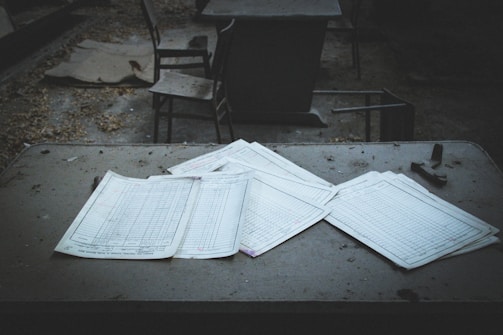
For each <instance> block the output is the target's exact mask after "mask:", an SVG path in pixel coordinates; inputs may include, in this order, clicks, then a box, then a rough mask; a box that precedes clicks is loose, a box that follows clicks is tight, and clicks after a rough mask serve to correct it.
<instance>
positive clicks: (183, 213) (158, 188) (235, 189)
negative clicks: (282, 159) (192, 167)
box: [55, 171, 252, 259]
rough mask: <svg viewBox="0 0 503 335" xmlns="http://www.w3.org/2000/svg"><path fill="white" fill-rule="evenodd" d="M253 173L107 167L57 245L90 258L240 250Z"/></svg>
mask: <svg viewBox="0 0 503 335" xmlns="http://www.w3.org/2000/svg"><path fill="white" fill-rule="evenodd" d="M251 177H252V173H249V172H248V173H241V174H234V175H232V174H228V173H213V174H211V175H210V176H205V175H199V176H161V177H159V178H155V177H153V178H149V179H137V178H127V177H124V176H120V175H118V174H116V173H114V172H112V171H108V172H107V174H106V175H105V176H104V178H103V180H102V181H101V182H100V184H99V185H98V187H97V188H96V190H95V191H94V192H93V193H92V195H91V196H90V198H89V199H88V201H87V202H86V204H85V205H84V207H83V208H82V209H81V211H80V212H79V214H78V215H77V217H76V218H75V220H74V221H73V223H72V224H71V225H70V227H69V229H68V230H67V232H66V233H65V235H64V236H63V238H62V239H61V240H60V242H59V243H58V245H57V246H56V248H55V250H56V251H58V252H62V253H66V254H70V255H74V256H80V257H87V258H117V259H159V258H166V257H172V256H174V255H175V253H178V257H184V258H213V257H223V256H229V255H231V254H234V253H236V252H238V250H239V244H240V238H241V231H242V229H243V228H242V224H243V220H244V213H245V211H246V206H247V203H248V194H249V186H250V183H251V180H252V179H251ZM210 199H211V201H210ZM216 204H218V205H216ZM203 217H204V220H203V219H202V218H203ZM203 221H204V226H202V223H203ZM191 225H193V227H192V228H191V229H190V233H187V232H188V231H189V230H188V227H189V226H191ZM182 242H183V249H182V250H180V251H178V250H179V246H180V245H181V244H182Z"/></svg>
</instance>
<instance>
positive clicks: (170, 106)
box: [166, 97, 173, 143]
mask: <svg viewBox="0 0 503 335" xmlns="http://www.w3.org/2000/svg"><path fill="white" fill-rule="evenodd" d="M168 99H169V101H168V138H167V139H166V142H167V143H171V131H172V128H173V98H172V97H169V98H168Z"/></svg>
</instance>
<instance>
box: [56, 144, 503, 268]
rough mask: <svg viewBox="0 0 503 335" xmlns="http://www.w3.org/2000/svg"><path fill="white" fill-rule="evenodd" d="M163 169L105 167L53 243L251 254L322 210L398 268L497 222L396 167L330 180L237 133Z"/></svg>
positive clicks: (130, 253)
mask: <svg viewBox="0 0 503 335" xmlns="http://www.w3.org/2000/svg"><path fill="white" fill-rule="evenodd" d="M168 171H169V172H170V173H171V175H162V176H152V177H150V178H148V179H136V178H126V177H123V176H119V175H117V174H115V173H113V172H111V171H109V172H108V173H107V174H106V176H105V178H104V179H103V181H102V182H101V183H100V184H99V186H98V187H97V189H96V190H95V191H94V192H93V194H92V195H91V197H90V199H89V200H88V201H87V202H86V204H85V205H84V207H83V208H82V210H81V211H80V213H79V214H78V216H77V217H76V218H75V220H74V222H73V223H72V225H71V226H70V228H69V229H68V231H67V232H66V234H65V235H64V236H63V238H62V239H61V241H60V242H59V244H58V245H57V247H56V251H59V252H63V253H67V254H71V255H75V256H80V257H89V258H123V259H154V258H166V257H175V258H216V257H225V256H230V255H232V254H235V253H237V252H238V251H241V252H243V253H245V254H247V255H249V256H251V257H256V256H259V255H262V254H263V253H265V252H267V251H269V250H271V249H272V248H274V247H276V246H278V245H280V244H281V243H283V242H285V241H286V240H288V239H290V238H292V237H293V236H295V235H297V234H299V233H301V232H302V231H304V230H306V229H307V228H309V227H311V226H312V225H314V224H316V223H317V222H320V221H321V220H323V219H324V220H325V221H327V222H329V223H330V224H331V225H333V226H334V227H336V228H338V229H340V230H342V231H344V232H345V233H347V234H349V235H350V236H352V237H353V238H355V239H357V240H359V241H360V242H362V243H364V244H366V245H367V246H369V247H370V248H372V249H374V250H375V251H377V252H379V253H380V254H382V255H383V256H384V257H386V258H388V259H389V260H391V261H392V262H393V263H395V264H396V265H398V266H400V267H402V268H405V269H412V268H416V267H419V266H422V265H425V264H427V263H429V262H432V261H434V260H437V259H441V258H447V257H451V256H454V255H459V254H463V253H466V252H469V251H473V250H477V249H479V248H482V247H484V246H487V245H489V244H492V243H496V242H499V238H498V237H496V236H495V234H497V233H498V229H496V228H495V227H493V226H491V225H489V224H488V223H486V222H484V221H482V220H480V219H478V218H476V217H474V216H473V215H471V214H469V213H467V212H465V211H463V210H461V209H460V208H458V207H456V206H453V205H452V204H450V203H448V202H446V201H444V200H442V199H440V198H439V197H437V196H435V195H433V194H432V193H430V192H429V191H428V190H427V189H425V188H424V187H422V186H420V185H419V184H417V183H416V182H414V181H413V180H412V179H410V178H408V177H406V176H405V175H403V174H395V173H392V172H389V171H388V172H384V173H378V172H375V171H372V172H368V173H365V174H363V175H361V176H359V177H357V178H354V179H353V180H350V181H347V182H345V183H341V184H339V185H333V184H331V183H329V182H327V181H325V180H323V179H321V178H320V177H318V176H316V175H314V174H313V173H311V172H309V171H307V170H305V169H303V168H302V167H300V166H298V165H296V164H294V163H293V162H291V161H289V160H287V159H285V158H284V157H282V156H281V155H279V154H277V153H275V152H274V151H272V150H270V149H267V148H266V147H264V146H262V145H260V144H259V143H257V142H253V143H248V142H246V141H244V140H237V141H235V142H233V143H231V144H229V145H227V146H224V147H222V148H220V149H217V150H215V151H213V152H210V153H207V154H204V155H201V156H199V157H195V158H193V159H190V160H188V161H186V162H184V163H181V164H179V165H176V166H172V167H170V168H169V169H168Z"/></svg>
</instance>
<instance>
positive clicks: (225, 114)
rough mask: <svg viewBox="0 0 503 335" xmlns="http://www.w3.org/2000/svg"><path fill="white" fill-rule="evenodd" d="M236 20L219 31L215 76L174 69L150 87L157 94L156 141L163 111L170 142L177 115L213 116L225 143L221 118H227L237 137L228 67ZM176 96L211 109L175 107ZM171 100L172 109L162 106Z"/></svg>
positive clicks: (201, 117) (231, 130) (181, 116)
mask: <svg viewBox="0 0 503 335" xmlns="http://www.w3.org/2000/svg"><path fill="white" fill-rule="evenodd" d="M233 27H234V20H232V21H231V23H230V24H229V25H228V26H227V27H225V28H223V29H222V30H220V32H219V33H218V34H217V45H216V48H215V55H214V57H213V64H212V68H211V75H212V79H208V78H202V77H196V76H192V75H188V74H183V73H180V72H174V71H163V72H162V75H161V78H160V79H159V80H158V81H157V82H156V83H155V84H154V85H153V86H152V87H151V88H150V89H149V91H150V92H152V93H153V94H154V99H155V100H156V102H155V103H154V109H155V114H154V142H157V141H158V134H159V120H160V116H161V115H167V117H168V137H167V142H168V143H169V142H171V134H172V123H173V118H185V119H201V120H213V122H214V124H215V130H216V134H217V141H218V143H222V135H221V131H220V121H221V120H223V119H225V120H226V121H227V124H228V127H229V133H230V138H231V142H232V141H234V130H233V127H232V119H231V108H230V106H229V104H228V101H227V98H226V95H225V83H224V81H223V80H224V78H225V69H226V63H227V57H228V53H229V47H230V44H231V40H232V35H233ZM175 98H179V99H185V100H191V101H196V102H203V103H207V104H208V105H209V106H210V107H211V108H210V109H209V110H202V111H198V110H195V111H193V112H189V111H182V112H175V111H174V110H173V100H174V99H175ZM166 101H168V111H167V112H162V111H161V108H162V107H163V105H164V104H165V102H166Z"/></svg>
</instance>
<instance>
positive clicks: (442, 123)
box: [0, 0, 503, 171]
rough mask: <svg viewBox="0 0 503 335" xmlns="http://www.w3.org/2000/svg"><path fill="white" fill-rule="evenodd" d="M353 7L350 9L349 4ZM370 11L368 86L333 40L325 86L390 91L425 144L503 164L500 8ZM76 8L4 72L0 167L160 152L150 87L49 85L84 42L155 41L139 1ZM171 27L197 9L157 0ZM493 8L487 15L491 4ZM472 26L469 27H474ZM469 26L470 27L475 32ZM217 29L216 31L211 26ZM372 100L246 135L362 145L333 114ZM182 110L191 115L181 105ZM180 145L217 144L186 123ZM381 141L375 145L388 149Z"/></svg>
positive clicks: (328, 100)
mask: <svg viewBox="0 0 503 335" xmlns="http://www.w3.org/2000/svg"><path fill="white" fill-rule="evenodd" d="M341 2H342V4H343V5H344V3H345V2H346V1H341ZM377 2H379V1H374V2H372V1H370V2H365V1H364V6H363V9H362V17H361V34H360V40H361V44H360V48H361V68H362V78H361V80H357V79H356V72H355V70H354V69H353V68H352V66H351V53H350V52H351V48H350V44H349V41H348V40H347V39H346V38H345V37H343V36H335V35H331V34H329V33H328V34H327V36H326V40H325V46H324V50H323V54H322V59H321V69H320V73H319V76H318V80H317V82H316V88H317V89H344V90H351V89H372V90H373V89H380V88H388V89H390V90H391V91H392V92H393V93H395V94H397V95H398V96H400V97H402V98H404V99H406V100H408V101H410V102H411V103H413V104H414V106H415V107H416V122H415V138H416V139H417V140H431V141H436V140H467V141H473V142H475V143H478V144H479V145H481V146H482V147H483V148H484V149H485V150H487V151H488V153H489V154H490V155H491V157H492V158H493V159H494V160H495V161H496V163H497V164H498V165H499V166H500V167H501V166H503V148H502V146H501V145H500V138H499V136H500V128H501V125H503V122H502V121H503V120H502V118H503V116H502V113H501V103H500V100H501V99H500V97H499V95H500V91H501V86H502V80H501V79H502V73H503V64H502V61H501V60H502V59H503V57H502V56H503V55H502V50H501V48H500V43H499V38H500V37H499V36H501V35H500V34H501V32H502V29H501V28H502V24H501V23H500V22H499V21H500V20H499V17H500V16H499V14H498V13H501V11H498V10H500V9H501V5H498V4H494V3H493V2H490V1H485V2H484V4H483V5H481V4H480V3H477V4H470V2H468V1H466V3H465V2H462V1H449V0H444V1H435V2H433V4H431V6H430V8H429V11H428V13H427V14H426V15H424V16H417V15H412V13H409V17H407V15H406V14H407V11H406V12H405V13H402V15H401V16H393V15H391V16H390V15H387V17H383V16H377V14H376V9H375V8H374V5H373V4H374V3H377ZM106 3H107V4H104V5H96V6H86V7H83V8H80V9H78V10H77V13H76V14H78V15H80V16H83V17H85V18H86V19H85V20H83V21H82V23H81V24H79V25H77V26H76V27H74V28H72V30H70V31H69V32H66V33H65V34H63V36H62V37H60V38H58V39H56V40H55V41H53V42H52V43H50V44H49V45H48V46H47V47H45V48H43V50H41V51H40V52H38V53H36V54H33V55H31V56H30V57H28V58H27V59H26V60H24V61H22V62H21V63H20V64H21V65H18V66H14V67H12V68H9V69H8V70H7V71H3V73H2V77H3V78H4V79H5V78H7V80H2V86H1V87H0V106H1V110H0V125H1V128H2V133H1V134H0V168H1V170H0V171H2V170H3V169H4V168H5V167H6V166H7V165H8V164H9V162H11V161H12V159H13V158H14V157H15V156H16V155H17V154H19V152H20V151H21V150H23V148H24V147H26V146H29V145H32V144H35V143H41V142H60V143H75V142H78V143H82V142H84V143H151V142H152V138H151V134H152V127H153V116H152V109H151V96H150V94H149V93H148V91H147V88H148V85H146V86H144V87H112V86H110V87H78V86H74V85H71V86H69V85H60V84H58V83H54V82H50V81H48V80H47V78H45V77H44V72H45V71H46V70H48V69H50V68H52V67H54V66H55V65H57V64H59V63H60V62H62V61H65V60H67V59H68V58H69V57H70V54H71V52H72V50H73V48H74V47H75V46H76V45H77V44H78V43H80V42H81V41H82V40H84V39H93V40H96V41H101V42H114V43H117V42H119V43H120V42H121V41H131V40H134V39H135V38H148V31H147V29H146V26H145V22H144V21H143V17H142V15H141V11H140V8H139V5H138V2H137V1H134V0H127V1H113V0H112V1H107V2H106ZM156 4H157V5H158V8H159V14H160V22H164V24H163V28H164V29H170V28H175V27H180V26H184V25H193V24H202V23H200V22H196V21H195V20H194V14H195V6H194V1H190V0H178V1H167V0H160V1H156ZM484 6H485V7H484ZM467 20H469V21H467ZM467 22H468V23H467ZM208 29H213V27H212V26H211V25H210V26H208ZM355 103H358V104H359V103H362V102H361V101H352V100H348V99H344V100H339V99H336V98H335V97H321V96H315V97H314V98H313V107H314V108H316V109H317V110H318V111H319V112H320V114H322V115H323V117H324V118H325V120H326V122H327V123H328V127H327V128H313V127H302V126H298V125H281V126H280V125H249V124H236V125H235V128H236V134H237V135H238V136H239V137H241V138H244V139H246V140H249V141H252V140H257V141H259V142H262V143H267V142H269V143H271V142H274V143H281V142H283V143H294V142H304V143H306V142H330V143H334V142H348V141H362V139H363V136H364V135H363V134H364V133H363V127H362V125H363V119H362V116H361V115H358V114H350V115H333V114H331V113H330V109H331V108H332V107H334V106H348V105H351V104H355ZM176 106H178V107H177V108H192V107H191V105H190V104H188V103H179V104H178V105H176ZM175 128H176V130H177V131H176V136H175V138H174V142H189V143H190V142H198V143H202V142H204V143H207V142H215V141H216V139H215V138H214V137H215V136H214V131H213V128H212V125H211V124H208V126H207V127H206V126H204V125H203V129H202V127H201V125H200V123H198V124H196V123H194V121H180V122H177V123H176V124H175ZM378 139H379V138H378V134H377V133H375V135H373V140H378Z"/></svg>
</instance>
